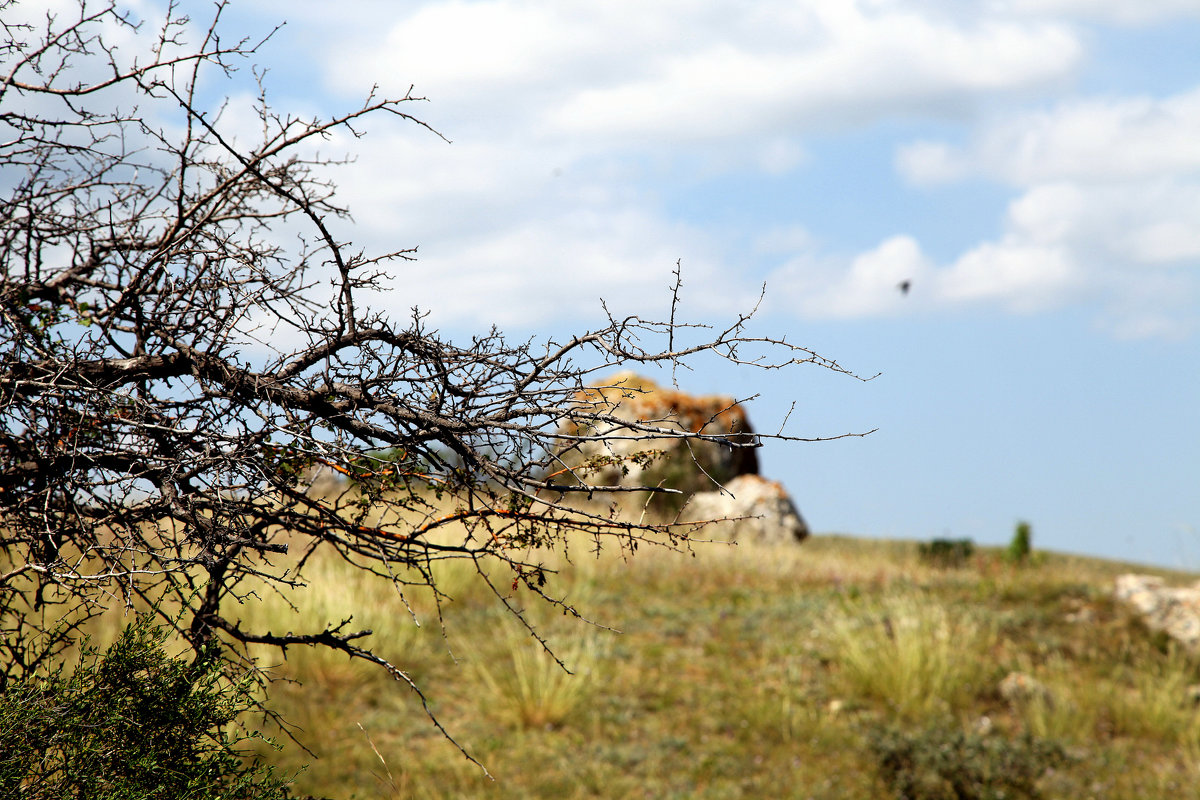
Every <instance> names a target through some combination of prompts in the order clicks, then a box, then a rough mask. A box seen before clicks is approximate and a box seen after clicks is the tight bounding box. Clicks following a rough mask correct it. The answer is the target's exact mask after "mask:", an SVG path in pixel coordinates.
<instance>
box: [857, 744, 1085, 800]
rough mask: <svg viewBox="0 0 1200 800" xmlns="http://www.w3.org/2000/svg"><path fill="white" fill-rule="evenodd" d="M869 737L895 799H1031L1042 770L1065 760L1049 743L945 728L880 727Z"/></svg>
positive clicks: (1036, 795) (883, 776) (1056, 745)
mask: <svg viewBox="0 0 1200 800" xmlns="http://www.w3.org/2000/svg"><path fill="white" fill-rule="evenodd" d="M869 741H870V748H871V752H872V755H873V756H874V758H875V762H876V764H875V766H876V769H877V770H878V771H879V777H880V778H881V779H882V780H883V782H884V784H886V785H887V787H888V789H890V790H891V792H892V794H893V795H894V796H895V797H896V798H898V799H899V800H1017V799H1018V798H1026V800H1034V799H1035V798H1038V797H1040V796H1041V794H1040V792H1039V791H1038V787H1037V784H1038V781H1039V779H1040V778H1041V777H1042V776H1043V775H1044V774H1045V773H1046V770H1047V769H1049V768H1051V767H1054V766H1057V765H1059V764H1061V763H1063V762H1065V760H1066V756H1065V754H1064V752H1063V749H1062V747H1061V746H1059V745H1058V744H1056V743H1054V742H1049V741H1046V740H1043V739H1037V738H1034V737H1032V736H1029V735H1025V736H1021V737H1018V738H1014V739H1009V738H1005V737H1003V736H980V735H978V734H967V733H963V732H962V731H959V730H953V729H948V727H947V726H936V727H930V728H926V729H924V730H920V731H917V732H913V731H908V730H901V729H898V728H882V729H877V730H875V731H873V732H872V733H871V735H870V740H869Z"/></svg>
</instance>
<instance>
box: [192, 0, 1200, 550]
mask: <svg viewBox="0 0 1200 800" xmlns="http://www.w3.org/2000/svg"><path fill="white" fill-rule="evenodd" d="M200 8H201V7H197V11H196V13H197V15H202V13H201V11H200V10H199V9H200ZM330 8H331V6H330V4H328V3H324V2H321V3H318V2H294V1H289V2H282V1H280V2H259V3H254V4H252V5H251V4H243V7H240V8H239V7H236V6H235V8H234V10H233V13H232V14H231V16H230V23H231V26H232V27H234V28H236V29H238V30H243V29H244V30H246V31H249V32H261V31H263V30H265V29H267V28H268V27H269V25H270V24H272V23H274V22H276V21H280V20H286V21H287V25H286V26H285V27H284V29H283V30H282V31H280V32H279V34H277V36H276V37H275V39H274V40H273V41H272V42H271V43H269V44H268V45H267V47H266V48H265V49H264V51H263V53H262V60H263V62H264V63H266V64H267V65H268V66H270V68H271V73H270V76H269V83H270V86H271V88H272V93H273V96H274V98H275V102H276V105H277V106H279V107H285V108H289V109H295V110H306V109H307V110H314V111H326V112H328V111H333V110H337V109H339V108H346V107H349V106H350V105H351V104H353V103H354V102H355V101H357V100H361V98H362V96H363V95H364V93H365V92H366V91H368V90H369V89H370V88H371V85H372V84H379V86H380V88H381V90H382V91H383V92H384V93H387V94H403V93H404V92H406V91H407V90H408V88H409V86H410V85H412V86H413V87H414V94H416V95H420V96H424V97H427V98H428V102H427V103H421V104H417V105H416V106H415V107H414V112H415V113H417V114H418V115H419V116H420V117H421V118H422V119H424V120H425V121H427V122H429V123H430V124H432V125H433V126H434V127H436V128H437V129H438V130H439V131H440V132H441V133H443V134H444V135H445V136H446V137H447V138H449V139H451V140H452V141H453V144H446V143H445V142H443V141H441V140H439V139H437V138H435V137H433V136H431V135H429V134H428V133H427V132H425V131H422V130H420V129H418V128H416V127H414V126H412V125H404V124H401V123H400V122H399V121H396V120H388V119H378V120H376V122H375V123H374V124H373V125H371V126H370V127H369V129H368V136H367V137H366V138H364V139H361V140H349V139H339V140H336V141H333V142H331V143H330V145H329V147H330V152H349V153H353V154H354V155H355V156H357V158H358V161H357V163H356V164H354V165H352V166H350V167H347V168H345V169H343V170H342V171H341V172H339V173H338V175H337V180H338V182H339V184H340V186H341V188H342V191H343V199H344V200H345V201H346V202H347V203H348V204H349V205H350V206H351V208H352V209H353V211H354V213H355V222H354V224H353V225H352V226H347V227H346V229H345V230H343V231H342V232H341V233H342V235H344V236H345V237H346V238H348V239H353V240H354V241H356V242H357V243H359V244H362V245H364V246H366V247H368V248H374V249H377V250H384V249H396V248H399V247H408V246H419V247H420V251H419V252H420V261H419V262H418V263H417V264H415V265H413V266H409V267H402V268H401V269H400V271H399V274H398V275H397V276H396V279H395V281H394V284H393V289H392V291H391V292H389V293H388V294H387V295H385V296H384V297H383V298H381V299H382V302H383V303H384V304H386V305H388V306H391V307H393V308H394V309H395V312H396V314H397V315H403V314H405V313H406V310H407V309H408V308H409V307H411V306H412V305H414V304H416V305H420V306H421V307H422V308H424V309H426V310H428V311H429V312H430V314H431V319H432V320H433V322H434V323H435V324H436V325H437V326H438V327H440V328H441V330H442V331H443V332H444V333H446V334H449V335H452V336H456V337H466V336H467V335H469V334H470V333H471V332H473V331H478V330H481V329H485V328H487V327H488V326H490V325H491V324H492V323H493V322H494V323H498V324H499V325H500V326H501V327H502V328H504V329H505V330H506V331H508V332H510V333H512V334H514V335H516V336H523V335H528V334H531V333H533V334H547V335H549V334H562V333H564V332H566V331H567V330H570V329H571V328H572V327H573V326H579V325H586V324H588V323H590V322H595V321H597V320H598V319H599V311H600V305H599V299H600V297H604V298H605V300H606V301H607V302H608V304H609V306H610V307H612V308H613V309H615V310H619V311H621V312H628V313H650V312H653V313H657V314H659V315H661V314H663V313H664V312H665V310H666V309H667V308H668V304H669V294H668V286H669V282H670V274H671V270H672V268H673V267H674V264H675V262H676V260H678V259H681V260H682V264H683V270H684V272H683V277H684V292H683V298H684V301H685V307H684V311H685V313H690V315H691V316H692V317H693V318H696V319H701V320H708V321H713V322H720V321H723V320H725V319H728V318H729V317H730V316H732V315H734V314H736V313H737V312H739V311H741V310H744V309H746V308H748V307H749V306H750V305H752V304H753V302H754V300H755V298H756V297H757V295H758V292H759V288H760V286H761V284H762V283H763V282H764V281H765V282H766V284H767V299H766V302H765V303H764V305H763V309H762V312H761V314H760V315H759V317H758V322H757V326H758V327H757V329H756V330H757V331H758V332H761V333H764V334H767V333H784V334H786V335H787V336H788V338H789V340H793V341H796V342H798V343H802V344H805V345H808V346H812V347H814V348H815V349H817V350H819V351H820V352H822V353H823V354H825V355H828V356H831V357H833V358H836V359H837V360H838V361H840V362H841V363H843V364H845V365H846V366H848V367H850V368H852V369H854V370H856V371H858V372H859V373H861V374H864V375H871V374H875V373H877V372H878V373H881V375H880V376H879V377H878V378H876V379H874V380H872V381H870V382H866V383H863V382H858V381H854V380H850V379H846V378H845V377H841V376H835V375H827V374H822V373H820V372H819V371H816V370H805V369H802V370H797V371H795V372H791V373H787V374H755V373H748V372H745V371H738V370H733V369H729V368H722V367H719V366H709V365H705V366H704V367H703V368H702V369H699V370H698V371H697V372H694V373H690V374H684V375H681V379H680V383H681V386H682V388H684V389H691V390H696V391H705V392H708V391H725V392H729V393H734V394H738V395H747V394H751V393H758V394H760V395H761V397H760V398H759V399H758V400H756V401H755V402H754V403H753V404H752V405H751V407H750V408H751V416H752V419H753V420H754V421H755V422H756V423H757V424H758V426H759V427H760V428H761V429H774V427H775V426H776V425H777V424H778V421H779V420H780V418H781V417H782V415H783V414H785V413H786V411H787V409H788V407H789V406H790V405H791V403H792V402H793V401H794V402H796V404H797V413H796V414H795V415H794V416H793V418H792V420H791V423H790V428H789V432H791V433H793V434H795V435H798V436H826V435H833V434H839V433H844V432H849V431H862V430H868V429H872V428H878V431H877V432H876V433H874V434H872V435H871V436H869V437H866V438H863V439H848V440H841V441H835V442H825V443H819V444H794V445H787V446H779V445H774V446H769V448H768V450H767V452H766V453H764V459H763V460H764V465H765V471H766V472H767V473H768V475H769V476H770V477H773V478H777V479H780V480H782V481H783V482H784V483H785V484H787V485H788V487H789V488H790V489H791V491H792V493H793V495H794V496H795V499H796V501H797V504H798V505H799V507H800V508H801V510H802V512H803V513H804V514H805V515H806V517H807V518H808V519H809V522H810V524H811V525H812V526H813V528H814V529H816V530H817V531H825V532H832V531H842V532H850V533H856V534H863V535H872V536H903V537H912V538H929V537H932V536H952V537H971V538H974V539H975V540H976V541H979V542H984V543H1003V542H1005V541H1007V539H1008V538H1009V536H1010V535H1011V532H1012V528H1013V525H1014V524H1015V523H1016V522H1017V521H1018V520H1020V519H1026V520H1028V521H1030V522H1031V523H1032V524H1033V530H1034V543H1035V546H1040V547H1044V548H1048V549H1055V550H1064V551H1072V552H1080V553H1091V554H1099V555H1105V556H1115V557H1120V558H1125V559H1129V560H1134V561H1144V562H1150V563H1156V564H1163V565H1168V566H1184V567H1191V568H1200V374H1198V370H1200V0H985V1H984V2H963V1H962V0H954V2H950V1H949V0H945V1H943V0H790V2H784V1H783V0H758V2H755V3H753V4H746V3H737V2H721V1H720V0H714V2H706V3H702V4H698V3H694V2H676V1H674V0H671V1H664V2H660V3H645V2H644V1H643V2H637V3H634V2H629V1H628V0H609V2H605V3H585V2H574V1H573V0H556V1H555V2H545V1H542V2H539V1H537V0H483V1H481V2H464V1H462V0H459V1H457V2H382V0H343V2H339V3H337V4H336V9H337V10H336V13H335V12H332V11H330ZM234 107H235V108H236V107H237V103H236V102H235V105H234ZM901 280H908V281H911V282H912V290H911V292H910V293H909V294H907V295H904V294H902V293H901V292H899V291H898V290H897V288H896V285H897V283H898V282H900V281H901Z"/></svg>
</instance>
